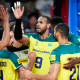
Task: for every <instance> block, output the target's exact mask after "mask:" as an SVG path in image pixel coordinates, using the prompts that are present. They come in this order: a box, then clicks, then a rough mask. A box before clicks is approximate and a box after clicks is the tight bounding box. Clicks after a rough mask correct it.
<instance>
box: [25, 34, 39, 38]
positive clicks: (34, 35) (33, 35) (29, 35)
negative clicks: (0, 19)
mask: <svg viewBox="0 0 80 80" xmlns="http://www.w3.org/2000/svg"><path fill="white" fill-rule="evenodd" d="M25 35H26V36H28V37H29V38H30V37H31V36H32V37H36V36H39V35H38V34H37V33H28V34H25Z"/></svg>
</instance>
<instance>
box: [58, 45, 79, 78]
mask: <svg viewBox="0 0 80 80" xmlns="http://www.w3.org/2000/svg"><path fill="white" fill-rule="evenodd" d="M57 49H58V50H59V51H60V64H61V67H60V72H59V76H58V80H79V76H80V74H79V73H80V64H76V65H74V66H73V67H72V68H71V69H69V70H66V69H64V68H63V64H65V63H68V62H69V60H67V58H79V57H80V48H79V47H78V46H76V45H74V44H70V45H69V44H66V45H65V44H63V45H60V46H59V48H57Z"/></svg>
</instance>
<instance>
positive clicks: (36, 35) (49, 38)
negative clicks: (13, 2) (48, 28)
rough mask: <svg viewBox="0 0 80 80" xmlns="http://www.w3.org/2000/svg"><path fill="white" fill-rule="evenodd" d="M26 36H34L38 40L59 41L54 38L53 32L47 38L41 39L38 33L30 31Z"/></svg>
mask: <svg viewBox="0 0 80 80" xmlns="http://www.w3.org/2000/svg"><path fill="white" fill-rule="evenodd" d="M26 36H28V37H29V38H30V37H31V36H32V37H33V38H35V39H37V40H38V41H45V42H57V41H56V40H55V39H54V37H53V35H52V34H50V35H49V37H47V38H46V39H41V38H40V36H39V34H38V33H28V34H26Z"/></svg>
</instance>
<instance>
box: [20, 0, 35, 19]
mask: <svg viewBox="0 0 80 80" xmlns="http://www.w3.org/2000/svg"><path fill="white" fill-rule="evenodd" d="M21 5H22V7H23V6H24V14H23V17H22V18H23V19H27V18H26V16H27V14H28V13H31V12H35V0H22V1H21Z"/></svg>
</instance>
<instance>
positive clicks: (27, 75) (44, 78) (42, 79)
mask: <svg viewBox="0 0 80 80" xmlns="http://www.w3.org/2000/svg"><path fill="white" fill-rule="evenodd" d="M56 53H57V52H56ZM51 54H52V55H51V61H50V62H51V67H50V72H49V74H45V75H38V74H34V73H32V72H30V71H29V70H23V71H21V72H20V75H21V77H22V78H23V79H37V80H57V77H58V73H59V70H60V64H59V63H58V62H60V56H59V55H55V56H54V52H52V53H51Z"/></svg>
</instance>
